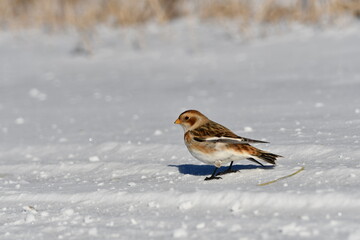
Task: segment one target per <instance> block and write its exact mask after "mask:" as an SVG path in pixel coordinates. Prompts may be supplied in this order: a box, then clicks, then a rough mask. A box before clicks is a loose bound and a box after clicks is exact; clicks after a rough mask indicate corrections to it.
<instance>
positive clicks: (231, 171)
mask: <svg viewBox="0 0 360 240" xmlns="http://www.w3.org/2000/svg"><path fill="white" fill-rule="evenodd" d="M236 172H240V170H232V169H230V170H229V169H228V170H225V171H224V172H219V173H218V174H217V175H225V174H228V173H236Z"/></svg>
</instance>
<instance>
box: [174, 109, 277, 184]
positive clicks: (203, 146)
mask: <svg viewBox="0 0 360 240" xmlns="http://www.w3.org/2000/svg"><path fill="white" fill-rule="evenodd" d="M175 123H176V124H180V125H181V126H182V127H183V129H184V132H185V134H184V141H185V144H186V147H187V148H188V150H189V152H190V153H191V155H193V156H194V157H195V158H197V159H198V160H200V161H201V162H204V163H206V164H211V165H214V166H215V170H214V172H213V173H212V175H211V176H210V177H206V178H205V180H211V179H221V177H217V176H216V175H221V174H225V173H230V172H236V171H233V170H231V167H232V165H233V163H234V161H238V160H243V159H247V160H250V161H253V162H256V163H258V164H260V165H261V166H264V165H263V164H262V163H260V162H259V161H258V160H263V161H265V162H268V163H271V164H275V160H276V159H277V158H279V157H281V156H280V155H276V154H273V153H269V152H265V151H263V150H260V149H257V148H255V147H253V146H251V145H250V143H268V142H264V141H259V140H254V139H250V138H244V137H240V136H238V135H236V134H235V133H233V132H232V131H230V130H229V129H227V128H226V127H224V126H222V125H220V124H218V123H216V122H214V121H211V120H210V119H208V118H207V117H206V116H205V115H203V114H202V113H200V112H199V111H196V110H187V111H185V112H183V113H182V114H180V116H179V117H178V119H176V121H175ZM228 163H230V166H229V168H228V169H227V170H226V171H225V172H221V173H218V174H216V171H217V169H218V168H219V167H221V166H223V165H225V164H228Z"/></svg>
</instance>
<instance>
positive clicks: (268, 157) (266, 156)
mask: <svg viewBox="0 0 360 240" xmlns="http://www.w3.org/2000/svg"><path fill="white" fill-rule="evenodd" d="M256 157H257V158H259V159H261V160H264V161H265V162H268V163H271V164H275V161H276V159H277V158H279V157H282V156H280V155H277V154H274V153H269V152H265V151H262V150H260V151H259V152H258V154H257V156H256Z"/></svg>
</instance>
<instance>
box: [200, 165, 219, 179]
mask: <svg viewBox="0 0 360 240" xmlns="http://www.w3.org/2000/svg"><path fill="white" fill-rule="evenodd" d="M216 170H218V167H215V170H214V172H213V173H212V174H211V176H210V177H206V178H205V179H204V180H205V181H208V180H212V179H221V177H216Z"/></svg>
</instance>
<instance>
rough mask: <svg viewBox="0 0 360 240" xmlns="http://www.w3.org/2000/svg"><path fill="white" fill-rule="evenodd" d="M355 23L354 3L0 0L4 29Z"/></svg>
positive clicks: (358, 6) (357, 6) (357, 5)
mask: <svg viewBox="0 0 360 240" xmlns="http://www.w3.org/2000/svg"><path fill="white" fill-rule="evenodd" d="M344 16H351V17H357V18H359V17H360V2H359V1H358V0H290V1H283V0H256V1H250V0H222V1H221V0H203V1H185V0H171V1H169V0H138V1H131V0H107V1H104V0H2V1H1V2H0V22H1V26H2V28H3V29H18V28H29V27H30V28H42V29H46V30H47V31H53V30H59V29H64V28H68V27H73V28H77V29H91V28H93V27H95V26H97V25H99V24H101V25H106V26H111V27H122V26H129V25H137V24H143V23H146V22H150V21H155V22H158V23H166V22H169V21H172V20H175V19H178V18H184V17H196V18H198V19H201V20H202V21H206V20H220V19H222V20H223V19H233V20H234V21H237V22H238V23H239V30H241V31H246V30H247V28H249V26H250V25H251V24H253V23H259V24H273V23H280V22H282V23H291V22H299V23H304V24H317V25H328V24H334V23H336V21H337V20H338V18H339V17H344Z"/></svg>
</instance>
